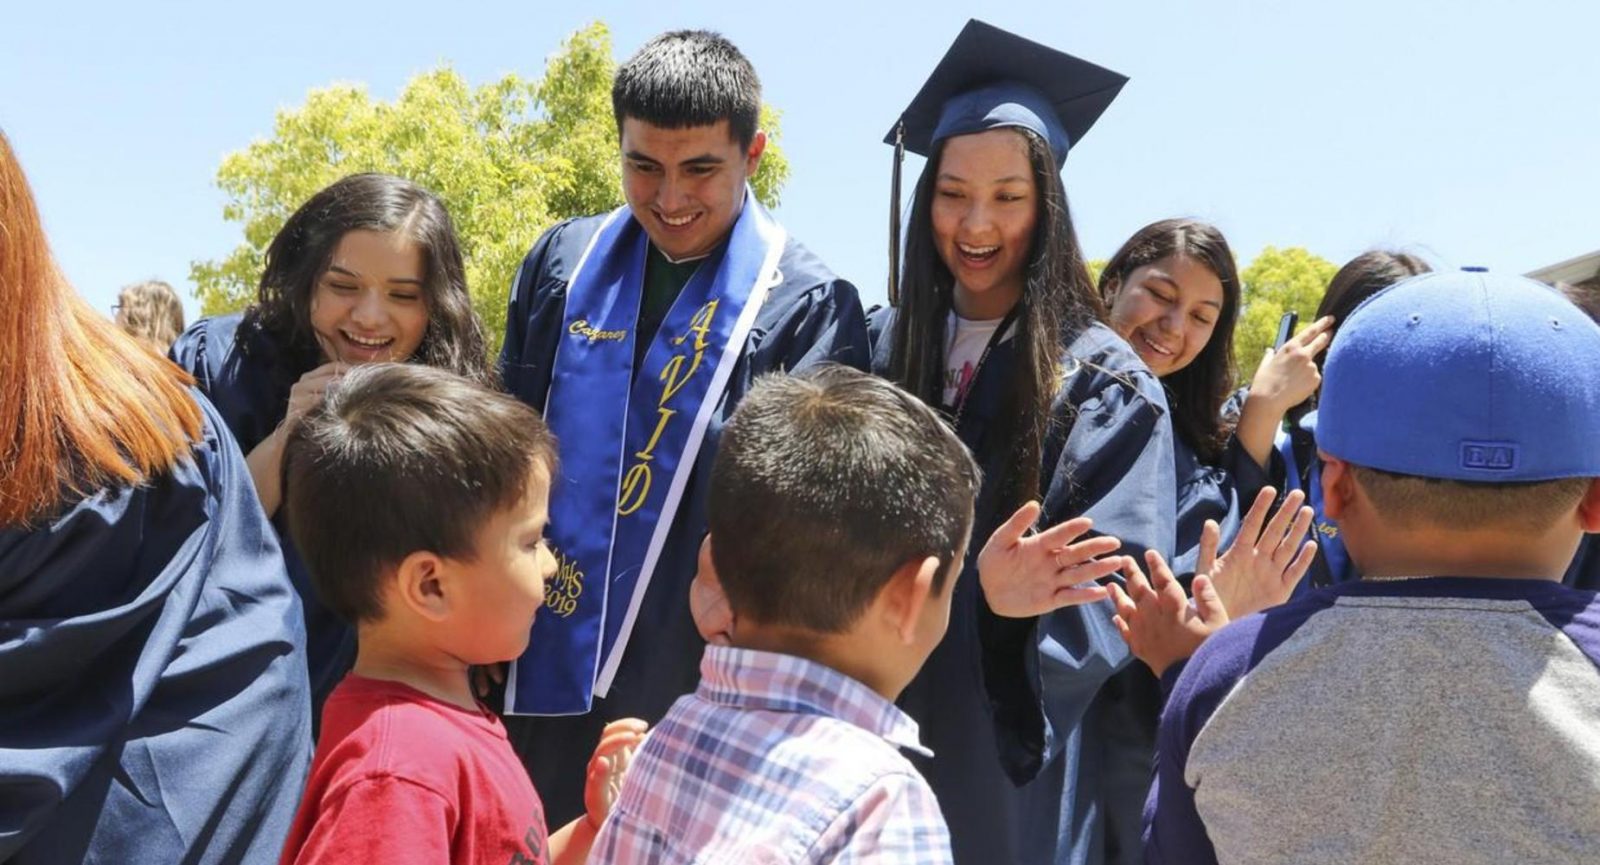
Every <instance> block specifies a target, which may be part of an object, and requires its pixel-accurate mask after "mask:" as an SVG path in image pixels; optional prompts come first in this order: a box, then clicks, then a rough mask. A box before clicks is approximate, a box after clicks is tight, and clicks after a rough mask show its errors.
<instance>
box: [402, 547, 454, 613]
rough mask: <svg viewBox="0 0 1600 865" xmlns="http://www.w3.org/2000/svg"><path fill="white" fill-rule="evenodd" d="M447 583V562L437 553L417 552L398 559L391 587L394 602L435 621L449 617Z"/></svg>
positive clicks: (448, 570)
mask: <svg viewBox="0 0 1600 865" xmlns="http://www.w3.org/2000/svg"><path fill="white" fill-rule="evenodd" d="M449 582H450V562H448V561H447V560H445V559H443V558H440V557H439V555H438V554H437V553H431V552H428V551H426V550H418V551H416V552H414V553H412V554H410V555H408V556H406V557H405V558H404V559H401V560H400V564H399V566H398V567H396V568H395V573H394V577H393V579H392V582H391V585H392V587H393V589H394V593H395V595H396V598H395V600H396V601H398V602H399V603H400V604H401V605H403V606H405V607H406V608H407V609H409V610H411V611H412V612H414V613H416V614H417V615H418V616H421V617H422V618H424V619H426V620H428V621H430V622H437V621H441V620H443V619H444V618H445V617H446V616H447V615H449V614H450V595H449V593H448V592H447V587H448V584H449Z"/></svg>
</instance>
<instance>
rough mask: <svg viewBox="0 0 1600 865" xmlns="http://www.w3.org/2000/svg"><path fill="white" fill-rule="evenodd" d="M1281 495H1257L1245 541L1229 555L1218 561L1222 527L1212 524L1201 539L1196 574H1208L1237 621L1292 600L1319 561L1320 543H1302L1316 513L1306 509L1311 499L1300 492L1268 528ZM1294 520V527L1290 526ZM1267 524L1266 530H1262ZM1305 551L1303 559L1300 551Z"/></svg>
mask: <svg viewBox="0 0 1600 865" xmlns="http://www.w3.org/2000/svg"><path fill="white" fill-rule="evenodd" d="M1276 496H1277V491H1276V490H1274V489H1273V488H1272V487H1266V488H1264V489H1262V490H1261V492H1260V493H1259V494H1257V495H1256V500H1255V503H1254V504H1253V505H1251V506H1250V512H1249V513H1247V514H1245V517H1244V521H1243V522H1242V523H1240V525H1239V536H1238V537H1237V538H1235V539H1234V541H1233V544H1232V545H1231V546H1229V547H1228V551H1227V552H1226V553H1223V554H1222V557H1221V558H1220V559H1219V558H1217V546H1218V543H1219V539H1220V538H1221V535H1222V532H1221V530H1220V529H1219V528H1218V527H1217V524H1216V522H1214V521H1212V520H1207V521H1206V525H1205V529H1204V530H1203V531H1202V532H1201V534H1200V558H1199V561H1198V562H1197V563H1196V567H1195V573H1196V574H1206V575H1208V576H1210V577H1211V581H1212V583H1213V584H1215V586H1216V589H1217V594H1218V595H1220V596H1221V598H1222V603H1223V605H1224V606H1226V607H1227V608H1228V615H1230V616H1232V617H1233V618H1235V619H1238V618H1243V617H1244V616H1248V615H1250V614H1251V613H1257V612H1260V611H1262V610H1265V609H1266V608H1268V607H1275V606H1277V605H1279V604H1281V603H1283V602H1284V601H1287V600H1289V595H1290V594H1291V593H1293V592H1294V587H1295V586H1296V585H1297V584H1298V583H1299V582H1300V579H1301V578H1302V577H1304V576H1305V575H1306V571H1307V570H1310V568H1311V563H1312V561H1314V560H1315V559H1316V557H1317V545H1316V542H1314V541H1306V542H1305V544H1304V545H1303V546H1302V545H1300V542H1301V541H1302V540H1304V539H1305V536H1306V533H1307V532H1309V531H1310V530H1311V520H1312V516H1313V514H1312V511H1311V509H1310V508H1305V507H1301V506H1300V503H1301V502H1303V501H1305V498H1306V496H1305V493H1303V492H1301V491H1300V490H1294V491H1292V492H1290V493H1289V495H1287V496H1285V497H1284V500H1283V507H1280V508H1279V509H1278V512H1277V514H1275V515H1274V516H1273V517H1272V520H1271V522H1267V514H1268V513H1271V511H1272V502H1273V499H1274V498H1275V497H1276ZM1291 519H1292V520H1293V522H1292V523H1291V522H1290V520H1291ZM1262 523H1266V528H1265V529H1263V528H1262ZM1296 547H1299V553H1298V554H1296V552H1295V549H1296Z"/></svg>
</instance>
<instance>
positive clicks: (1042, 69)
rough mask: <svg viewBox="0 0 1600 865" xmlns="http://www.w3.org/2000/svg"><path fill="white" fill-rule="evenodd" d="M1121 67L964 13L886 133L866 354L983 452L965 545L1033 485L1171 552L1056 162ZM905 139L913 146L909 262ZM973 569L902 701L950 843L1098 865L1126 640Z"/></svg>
mask: <svg viewBox="0 0 1600 865" xmlns="http://www.w3.org/2000/svg"><path fill="white" fill-rule="evenodd" d="M1125 80H1126V79H1124V78H1123V77H1122V76H1120V75H1117V74H1116V73H1113V72H1110V71H1108V70H1105V69H1102V68H1100V67H1098V66H1094V65H1092V64H1089V63H1086V62H1084V61H1081V60H1078V59H1076V58H1073V57H1070V56H1068V55H1065V54H1062V53H1060V52H1057V51H1054V50H1052V49H1049V48H1046V47H1044V46H1041V45H1038V44H1036V43H1033V42H1030V41H1028V40H1025V39H1022V38H1020V37H1017V36H1014V35H1012V34H1009V33H1006V32H1005V31H1002V30H999V29H997V28H994V27H991V26H989V25H987V24H984V23H982V22H978V21H973V22H971V23H969V24H968V25H967V27H966V29H965V30H963V31H962V33H961V35H960V37H958V38H957V40H956V42H955V44H954V45H953V46H952V47H951V49H950V51H949V53H948V54H946V56H945V58H944V60H943V61H941V62H940V64H939V66H938V67H937V68H936V69H935V70H934V73H933V75H932V76H931V77H930V78H929V80H928V82H927V84H926V85H925V86H924V87H923V88H922V91H921V92H920V93H919V94H918V95H917V97H916V99H915V100H914V101H913V102H912V104H911V106H910V108H908V109H907V110H906V112H905V113H904V114H903V115H902V117H901V119H900V122H899V123H897V124H896V125H895V128H894V129H893V130H892V131H891V132H890V135H889V139H888V142H889V143H891V144H896V145H897V153H896V160H895V170H896V183H895V186H896V190H895V194H894V200H893V202H892V207H893V208H894V215H893V216H892V217H891V220H892V225H891V228H892V229H893V232H892V239H891V253H892V255H893V257H894V258H895V259H896V261H894V262H893V264H892V266H891V272H892V274H895V275H897V276H898V286H897V285H896V284H895V283H896V279H895V276H891V286H890V287H891V292H890V297H891V300H892V301H893V302H894V303H895V305H894V306H893V307H891V308H887V309H883V310H880V311H879V312H877V313H876V314H875V315H874V317H873V320H872V330H873V334H874V346H873V350H874V366H875V368H876V370H877V371H878V372H880V373H881V374H883V375H886V376H888V377H889V378H891V379H893V380H894V381H896V382H897V383H899V384H900V385H902V386H903V387H905V388H906V389H907V390H909V391H911V392H912V393H915V394H917V395H918V396H920V397H922V398H923V399H924V400H925V401H927V402H928V403H929V404H932V405H938V406H943V407H944V409H945V410H946V412H947V413H948V414H949V416H950V418H951V419H952V421H953V422H954V423H955V425H956V428H957V431H958V433H959V434H960V436H961V438H962V440H963V441H965V442H966V443H967V445H968V446H969V447H971V448H972V450H973V452H974V453H975V454H976V456H977V457H978V459H979V461H980V463H981V464H982V466H983V468H984V483H983V488H982V490H981V492H980V495H979V499H978V502H977V510H976V522H975V525H974V530H973V537H974V539H975V540H974V541H973V544H972V547H973V548H974V549H975V550H976V549H977V548H979V547H980V546H982V541H981V539H983V538H987V537H989V536H990V533H991V532H992V531H993V530H994V529H995V528H996V526H998V525H1000V524H1001V523H1002V522H1003V521H1005V520H1006V519H1007V518H1008V517H1010V516H1012V515H1013V513H1014V512H1016V511H1018V509H1019V508H1022V507H1029V505H1028V503H1030V502H1034V501H1040V502H1042V505H1043V508H1042V513H1040V515H1039V518H1038V525H1039V526H1041V527H1043V526H1051V525H1056V524H1058V523H1061V522H1062V521H1065V520H1068V519H1070V518H1074V517H1079V516H1086V517H1089V518H1091V519H1092V520H1093V531H1094V532H1096V533H1100V534H1102V535H1107V536H1112V537H1115V538H1117V539H1120V541H1121V550H1122V552H1123V553H1124V554H1127V555H1132V556H1135V557H1141V556H1142V555H1143V552H1144V551H1145V550H1147V549H1149V550H1156V551H1158V552H1160V553H1161V554H1162V555H1164V556H1169V557H1170V555H1171V553H1172V546H1173V532H1174V529H1173V525H1174V495H1173V489H1174V480H1173V449H1172V448H1173V445H1172V428H1171V425H1170V424H1169V423H1168V421H1167V418H1166V414H1167V405H1166V400H1165V398H1164V396H1163V392H1162V388H1161V384H1160V382H1159V381H1158V380H1157V379H1156V377H1155V376H1154V375H1152V374H1151V373H1150V371H1149V370H1148V369H1147V368H1146V367H1145V365H1144V364H1143V363H1141V362H1140V361H1139V358H1138V357H1137V356H1136V355H1135V354H1134V353H1133V352H1132V351H1131V350H1130V349H1129V348H1128V345H1127V344H1126V343H1125V342H1123V341H1122V340H1121V339H1119V338H1118V336H1117V335H1116V333H1114V332H1113V331H1111V330H1110V329H1109V328H1108V327H1106V325H1105V324H1104V323H1103V320H1104V317H1105V310H1104V307H1103V305H1102V304H1101V301H1100V298H1099V296H1098V295H1097V294H1096V292H1095V290H1094V286H1093V284H1092V283H1091V281H1090V279H1089V274H1088V271H1087V269H1086V267H1085V265H1084V261H1083V256H1082V253H1081V252H1080V250H1079V247H1078V242H1077V238H1076V235H1075V233H1074V230H1073V226H1072V221H1071V217H1070V215H1069V212H1068V209H1067V202H1066V195H1065V193H1064V191H1063V189H1062V183H1061V176H1060V170H1061V168H1062V165H1063V164H1064V161H1065V158H1066V155H1067V150H1068V148H1069V147H1070V146H1071V145H1073V144H1074V143H1076V142H1077V141H1078V140H1079V139H1081V138H1082V136H1083V135H1084V133H1085V132H1087V131H1088V129H1089V127H1090V125H1091V124H1092V123H1093V122H1094V121H1095V119H1096V118H1097V117H1098V116H1099V115H1100V113H1101V112H1102V111H1103V110H1104V109H1105V108H1106V106H1107V105H1109V104H1110V103H1111V100H1112V99H1113V98H1114V97H1115V96H1116V94H1117V92H1118V90H1120V89H1121V87H1122V85H1123V83H1124V82H1125ZM901 145H903V147H904V148H905V149H907V150H911V151H912V152H914V153H920V154H922V155H924V156H926V157H927V165H926V167H925V168H924V170H923V173H922V177H921V179H920V180H919V181H918V183H917V185H916V191H915V196H914V201H913V204H912V208H911V217H910V221H909V224H908V226H907V228H906V240H905V255H904V259H903V261H900V260H898V259H899V258H900V256H899V255H898V252H897V250H896V246H897V242H896V241H897V240H898V230H899V217H898V207H899V190H898V186H899V161H900V159H899V153H898V149H899V146H901ZM1025 516H1026V515H1024V518H1025ZM1112 547H1113V548H1114V547H1115V544H1114V543H1113V544H1112ZM974 564H975V563H974V562H973V561H969V562H968V571H969V573H968V574H967V575H966V576H964V577H963V578H962V579H961V580H958V581H957V583H956V588H955V592H956V597H955V599H954V601H953V606H952V612H951V621H950V627H949V632H948V634H947V636H946V637H945V640H944V641H943V643H942V644H941V645H940V646H939V647H938V649H936V650H935V652H934V653H933V655H932V656H931V657H930V658H929V660H928V663H927V665H926V666H925V667H924V668H923V670H922V672H921V674H920V675H919V677H918V678H917V680H916V681H914V682H913V683H912V685H911V686H910V687H909V688H908V689H907V690H906V693H905V695H904V697H903V698H902V700H901V702H902V705H903V706H904V707H905V708H906V710H907V711H908V712H910V714H911V715H912V716H913V717H914V718H916V720H917V721H918V723H919V725H920V727H921V731H922V736H923V741H924V743H925V744H926V745H928V747H929V748H931V749H932V750H933V752H934V754H935V757H934V758H933V759H932V760H931V761H923V762H922V763H921V764H920V768H922V770H923V771H924V773H925V774H926V776H927V777H928V779H929V781H930V783H931V784H932V786H933V788H934V790H935V792H936V793H937V794H938V796H939V799H940V805H941V807H942V808H943V810H944V813H945V817H946V819H947V821H948V822H949V824H950V829H951V835H952V841H953V846H954V850H955V855H956V859H957V861H959V862H970V863H977V862H984V863H988V862H1030V863H1033V862H1070V863H1079V862H1089V861H1101V858H1102V854H1103V850H1102V848H1103V843H1102V837H1101V828H1100V820H1101V816H1100V809H1099V806H1098V800H1099V797H1100V790H1099V788H1098V779H1099V767H1098V765H1097V762H1098V759H1099V753H1100V751H1099V748H1098V747H1096V746H1095V744H1094V743H1093V742H1089V743H1088V744H1087V745H1086V742H1085V740H1086V738H1090V737H1092V735H1093V734H1092V733H1090V732H1086V731H1085V730H1084V729H1083V727H1082V721H1083V718H1084V712H1085V709H1086V707H1087V706H1088V705H1089V703H1090V701H1091V699H1092V698H1093V696H1094V695H1095V693H1096V692H1097V691H1098V690H1099V688H1100V686H1101V684H1102V683H1103V682H1105V680H1106V679H1107V678H1108V677H1109V676H1110V675H1111V674H1112V673H1114V672H1115V671H1116V670H1118V669H1119V668H1121V667H1122V666H1123V665H1125V664H1126V663H1127V661H1128V659H1129V655H1128V652H1127V648H1126V646H1125V645H1124V644H1123V643H1122V641H1121V639H1120V638H1119V637H1118V636H1117V633H1116V631H1115V629H1114V628H1113V627H1112V624H1111V621H1110V618H1111V612H1110V610H1109V608H1108V607H1107V605H1106V604H1104V603H1093V604H1088V605H1082V606H1067V607H1063V608H1060V609H1050V608H1051V607H1052V606H1058V605H1059V604H1061V603H1064V602H1065V603H1070V602H1075V601H1079V600H1081V599H1082V596H1081V595H1074V594H1073V590H1066V591H1064V592H1062V593H1060V594H1059V595H1058V596H1057V597H1056V598H1054V599H1053V602H1052V603H1046V604H1043V605H1040V606H1039V607H1038V608H1035V609H1021V608H1017V607H1016V606H1014V605H1011V604H1009V603H1003V602H1002V599H1000V598H998V597H997V596H996V595H995V593H994V592H993V591H991V589H992V587H991V586H989V585H985V586H983V587H982V591H980V587H979V585H978V580H977V579H976V578H975V574H973V573H970V572H971V571H973V570H975V568H974ZM1080 591H1081V590H1080ZM1002 614H1007V615H1002ZM1128 852H1129V854H1132V855H1137V851H1128Z"/></svg>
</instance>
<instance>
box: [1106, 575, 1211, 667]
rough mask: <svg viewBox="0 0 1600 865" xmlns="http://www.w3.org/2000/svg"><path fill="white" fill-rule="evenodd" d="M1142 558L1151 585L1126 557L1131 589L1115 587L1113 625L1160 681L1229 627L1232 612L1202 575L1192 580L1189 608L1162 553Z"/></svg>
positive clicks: (1112, 588)
mask: <svg viewBox="0 0 1600 865" xmlns="http://www.w3.org/2000/svg"><path fill="white" fill-rule="evenodd" d="M1144 559H1145V562H1146V564H1148V565H1149V566H1150V579H1149V580H1146V579H1145V577H1144V574H1142V573H1140V572H1139V565H1138V563H1137V562H1135V561H1134V560H1133V559H1132V558H1130V557H1128V556H1124V557H1123V558H1122V561H1123V573H1125V574H1127V577H1128V585H1127V590H1126V591H1124V590H1123V588H1122V587H1121V586H1117V585H1112V586H1111V600H1112V603H1114V604H1115V605H1116V607H1117V614H1116V615H1115V616H1114V617H1112V619H1111V621H1112V623H1113V624H1115V625H1116V626H1117V632H1118V633H1120V634H1122V639H1123V640H1124V641H1125V642H1126V643H1127V644H1128V648H1129V649H1131V650H1132V651H1133V654H1134V656H1135V657H1137V658H1138V659H1139V660H1141V661H1144V662H1145V663H1146V664H1148V665H1149V667H1150V669H1151V671H1153V672H1154V673H1155V674H1156V675H1157V676H1160V675H1161V674H1162V673H1165V672H1166V671H1167V668H1168V667H1170V666H1172V665H1173V664H1174V663H1177V662H1178V661H1181V660H1183V659H1185V658H1187V657H1189V656H1190V655H1193V654H1194V651H1195V649H1198V648H1200V644H1201V643H1203V642H1205V640H1206V638H1207V637H1209V636H1211V635H1212V633H1214V632H1215V631H1216V630H1217V629H1218V628H1221V627H1222V626H1223V625H1226V624H1227V623H1228V610H1227V608H1226V607H1224V606H1223V605H1222V599H1221V598H1220V597H1218V595H1217V591H1216V588H1215V587H1214V586H1213V585H1212V584H1211V579H1210V578H1209V577H1207V576H1205V575H1204V574H1200V575H1198V576H1196V577H1195V578H1194V595H1195V597H1194V603H1193V604H1191V603H1189V599H1188V598H1186V597H1184V594H1183V586H1181V585H1179V584H1178V580H1177V578H1176V577H1174V576H1173V575H1172V569H1171V568H1169V567H1167V562H1166V560H1165V559H1163V558H1161V554H1160V553H1158V552H1156V551H1155V550H1147V551H1145V554H1144Z"/></svg>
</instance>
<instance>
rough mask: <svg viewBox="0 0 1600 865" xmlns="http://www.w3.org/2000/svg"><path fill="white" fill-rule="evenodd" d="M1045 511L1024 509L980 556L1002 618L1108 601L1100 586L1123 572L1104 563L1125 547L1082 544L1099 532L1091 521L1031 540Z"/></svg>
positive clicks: (1113, 542)
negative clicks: (1091, 533)
mask: <svg viewBox="0 0 1600 865" xmlns="http://www.w3.org/2000/svg"><path fill="white" fill-rule="evenodd" d="M1039 511H1040V507H1039V503H1038V502H1029V503H1027V504H1025V505H1023V506H1022V507H1021V508H1018V509H1017V512H1016V513H1014V514H1012V515H1011V518H1010V519H1008V520H1006V521H1005V523H1004V524H1003V525H1001V526H1000V528H998V529H995V531H994V534H992V535H990V536H989V542H988V543H986V544H984V545H983V550H982V552H980V553H978V582H979V583H980V584H981V585H982V587H983V595H984V598H985V599H987V600H988V602H989V608H990V609H992V610H994V611H995V613H997V614H999V615H1002V616H1009V617H1011V618H1025V617H1027V616H1038V615H1043V614H1044V613H1048V612H1050V611H1051V610H1057V609H1060V608H1062V607H1070V606H1073V605H1075V604H1086V603H1090V602H1092V601H1100V600H1104V599H1105V598H1106V597H1107V595H1106V589H1105V587H1104V586H1101V585H1097V584H1096V583H1095V582H1094V581H1095V580H1098V579H1100V578H1101V577H1105V576H1109V575H1110V574H1114V573H1116V572H1117V569H1118V568H1119V567H1120V566H1121V565H1120V559H1117V558H1101V556H1106V555H1108V554H1110V553H1114V552H1116V551H1117V550H1118V549H1120V548H1121V547H1122V542H1121V541H1119V540H1117V539H1116V538H1113V537H1106V536H1097V537H1092V538H1089V539H1087V540H1082V541H1079V540H1078V538H1080V537H1082V536H1083V535H1084V534H1085V533H1086V532H1088V531H1089V529H1091V528H1092V527H1093V526H1094V521H1093V520H1091V519H1089V518H1088V517H1078V518H1077V519H1072V520H1067V521H1066V522H1064V523H1061V524H1060V525H1057V526H1053V527H1051V528H1048V529H1045V530H1044V531H1042V532H1039V533H1037V534H1033V535H1030V534H1028V529H1029V528H1030V527H1032V526H1033V524H1034V522H1035V521H1036V520H1038V519H1039ZM1074 541H1076V543H1074Z"/></svg>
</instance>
